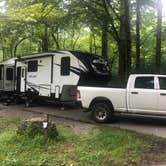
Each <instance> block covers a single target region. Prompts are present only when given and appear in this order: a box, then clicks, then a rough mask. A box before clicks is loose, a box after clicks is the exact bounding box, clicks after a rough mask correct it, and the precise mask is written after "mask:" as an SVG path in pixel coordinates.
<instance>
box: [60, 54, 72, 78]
mask: <svg viewBox="0 0 166 166" xmlns="http://www.w3.org/2000/svg"><path fill="white" fill-rule="evenodd" d="M61 75H62V76H68V75H70V57H63V58H61Z"/></svg>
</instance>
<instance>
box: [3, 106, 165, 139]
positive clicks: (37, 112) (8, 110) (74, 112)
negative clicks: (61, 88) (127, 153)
mask: <svg viewBox="0 0 166 166" xmlns="http://www.w3.org/2000/svg"><path fill="white" fill-rule="evenodd" d="M43 114H48V115H51V116H50V117H51V119H52V120H53V121H56V123H59V124H63V123H65V125H70V126H71V127H72V126H75V127H74V128H76V130H78V129H80V131H82V132H83V133H86V132H88V129H89V128H92V127H94V126H96V124H95V123H94V121H93V120H92V119H91V116H90V113H85V112H83V111H82V110H81V109H76V108H67V109H62V108H61V107H60V106H56V105H43V106H36V107H30V108H25V107H24V105H9V106H4V105H3V104H0V117H5V118H24V119H27V118H32V117H38V116H43ZM116 119H117V121H116V122H115V123H113V124H109V123H108V124H105V125H108V126H113V127H119V128H125V129H129V130H133V131H137V132H141V133H147V134H153V135H157V136H160V137H164V138H166V118H163V119H159V118H143V117H141V118H140V117H131V116H117V118H116Z"/></svg>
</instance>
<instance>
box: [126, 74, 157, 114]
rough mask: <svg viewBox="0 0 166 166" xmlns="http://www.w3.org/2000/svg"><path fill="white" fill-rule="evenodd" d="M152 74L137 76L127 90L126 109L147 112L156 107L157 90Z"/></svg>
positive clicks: (154, 109)
mask: <svg viewBox="0 0 166 166" xmlns="http://www.w3.org/2000/svg"><path fill="white" fill-rule="evenodd" d="M155 82H156V81H155V78H154V77H153V76H138V77H136V78H135V82H134V84H133V87H131V88H130V89H129V90H128V110H129V111H130V112H136V113H137V112H138V113H139V112H141V113H143V112H144V113H146V112H147V113H149V112H153V111H156V109H157V90H156V89H155V88H156V83H155Z"/></svg>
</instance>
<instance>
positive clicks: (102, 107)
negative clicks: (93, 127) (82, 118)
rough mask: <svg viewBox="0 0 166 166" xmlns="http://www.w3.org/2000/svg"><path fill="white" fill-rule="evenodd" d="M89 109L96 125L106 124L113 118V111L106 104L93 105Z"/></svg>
mask: <svg viewBox="0 0 166 166" xmlns="http://www.w3.org/2000/svg"><path fill="white" fill-rule="evenodd" d="M91 109H92V118H93V119H94V120H95V121H96V122H98V123H104V122H108V121H109V120H111V119H112V118H113V109H112V108H111V107H110V106H109V104H107V103H106V102H104V103H102V102H100V103H94V104H93V105H92V107H91Z"/></svg>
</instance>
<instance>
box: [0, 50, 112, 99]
mask: <svg viewBox="0 0 166 166" xmlns="http://www.w3.org/2000/svg"><path fill="white" fill-rule="evenodd" d="M8 64H9V65H8V66H10V67H7V65H5V66H6V67H4V69H3V72H1V73H4V75H2V77H3V85H4V82H5V81H8V82H10V88H7V87H5V88H4V87H3V86H2V89H3V90H4V91H8V90H9V89H10V91H12V92H14V93H17V94H20V95H21V96H24V97H25V96H26V98H28V101H31V100H33V98H43V99H50V100H53V101H61V102H67V101H75V100H76V89H77V88H76V87H77V86H78V85H79V86H104V85H106V84H107V83H108V81H109V79H110V71H109V66H108V63H107V61H106V60H105V59H104V58H103V57H100V56H96V55H93V54H89V53H83V52H80V51H56V52H49V53H38V54H33V55H28V56H22V57H20V58H16V59H11V61H10V60H9V61H8ZM3 65H4V63H3ZM8 73H10V75H12V76H11V78H10V80H9V78H8V77H7V74H8ZM13 73H14V74H13Z"/></svg>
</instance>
